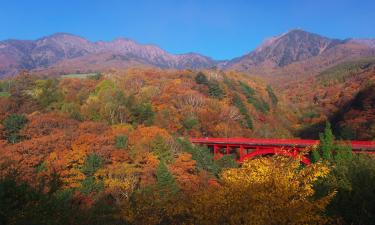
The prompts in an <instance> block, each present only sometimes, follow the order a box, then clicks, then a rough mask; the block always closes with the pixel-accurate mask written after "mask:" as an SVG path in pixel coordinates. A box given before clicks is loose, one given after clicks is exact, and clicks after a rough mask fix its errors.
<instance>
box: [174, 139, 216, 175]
mask: <svg viewBox="0 0 375 225" xmlns="http://www.w3.org/2000/svg"><path fill="white" fill-rule="evenodd" d="M177 142H178V143H179V144H180V145H181V148H182V149H183V150H184V151H185V152H188V153H190V154H191V156H192V159H193V160H195V161H196V162H197V168H198V169H200V170H205V171H208V172H210V173H211V174H214V175H215V176H218V175H219V173H220V168H219V166H218V165H217V164H216V163H215V160H214V156H213V154H211V153H210V151H209V150H208V149H207V147H200V146H195V145H192V144H191V143H190V142H189V141H187V140H184V139H181V138H180V139H177Z"/></svg>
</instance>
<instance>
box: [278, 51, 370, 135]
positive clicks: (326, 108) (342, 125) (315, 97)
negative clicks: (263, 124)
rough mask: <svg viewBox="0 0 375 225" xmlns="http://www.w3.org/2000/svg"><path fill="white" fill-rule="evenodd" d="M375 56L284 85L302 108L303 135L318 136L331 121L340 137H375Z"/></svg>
mask: <svg viewBox="0 0 375 225" xmlns="http://www.w3.org/2000/svg"><path fill="white" fill-rule="evenodd" d="M374 84H375V57H372V58H362V59H359V60H353V61H347V62H344V63H340V64H338V65H336V66H333V67H331V68H329V69H327V70H325V71H323V72H321V73H320V74H318V75H317V76H313V77H306V78H305V79H299V80H298V79H296V80H295V81H294V82H290V83H289V84H288V85H286V86H285V87H284V88H283V93H284V94H285V96H289V97H288V98H289V99H290V101H291V102H292V103H293V104H294V105H296V106H298V108H299V110H300V111H301V116H300V123H301V125H303V127H301V133H300V135H301V137H303V138H317V134H318V133H319V132H322V131H323V129H324V127H325V120H327V119H328V120H330V121H331V123H332V125H333V128H334V131H335V133H336V135H337V137H341V138H344V139H361V140H371V139H373V138H374V137H375V114H374V112H375V111H374V110H375V109H374V105H375V101H374V100H375V95H374V94H375V92H374V90H375V85H374Z"/></svg>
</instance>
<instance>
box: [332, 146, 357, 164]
mask: <svg viewBox="0 0 375 225" xmlns="http://www.w3.org/2000/svg"><path fill="white" fill-rule="evenodd" d="M335 152H336V154H335V161H336V162H339V161H342V160H350V159H352V158H353V151H352V148H351V146H336V148H335Z"/></svg>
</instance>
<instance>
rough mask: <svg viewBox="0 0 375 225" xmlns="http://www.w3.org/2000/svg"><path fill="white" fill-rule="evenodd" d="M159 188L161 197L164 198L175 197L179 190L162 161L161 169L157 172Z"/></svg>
mask: <svg viewBox="0 0 375 225" xmlns="http://www.w3.org/2000/svg"><path fill="white" fill-rule="evenodd" d="M156 177H157V187H158V189H159V191H160V195H161V196H162V197H164V198H167V197H168V196H171V195H175V194H176V193H177V192H178V191H179V190H178V187H177V184H176V181H175V179H174V177H173V175H172V174H171V172H169V170H168V167H167V165H166V164H165V162H164V161H163V160H162V161H160V164H159V167H158V168H157V170H156Z"/></svg>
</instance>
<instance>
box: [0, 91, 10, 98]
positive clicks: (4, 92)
mask: <svg viewBox="0 0 375 225" xmlns="http://www.w3.org/2000/svg"><path fill="white" fill-rule="evenodd" d="M9 96H10V93H9V92H7V91H0V98H1V97H9Z"/></svg>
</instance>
